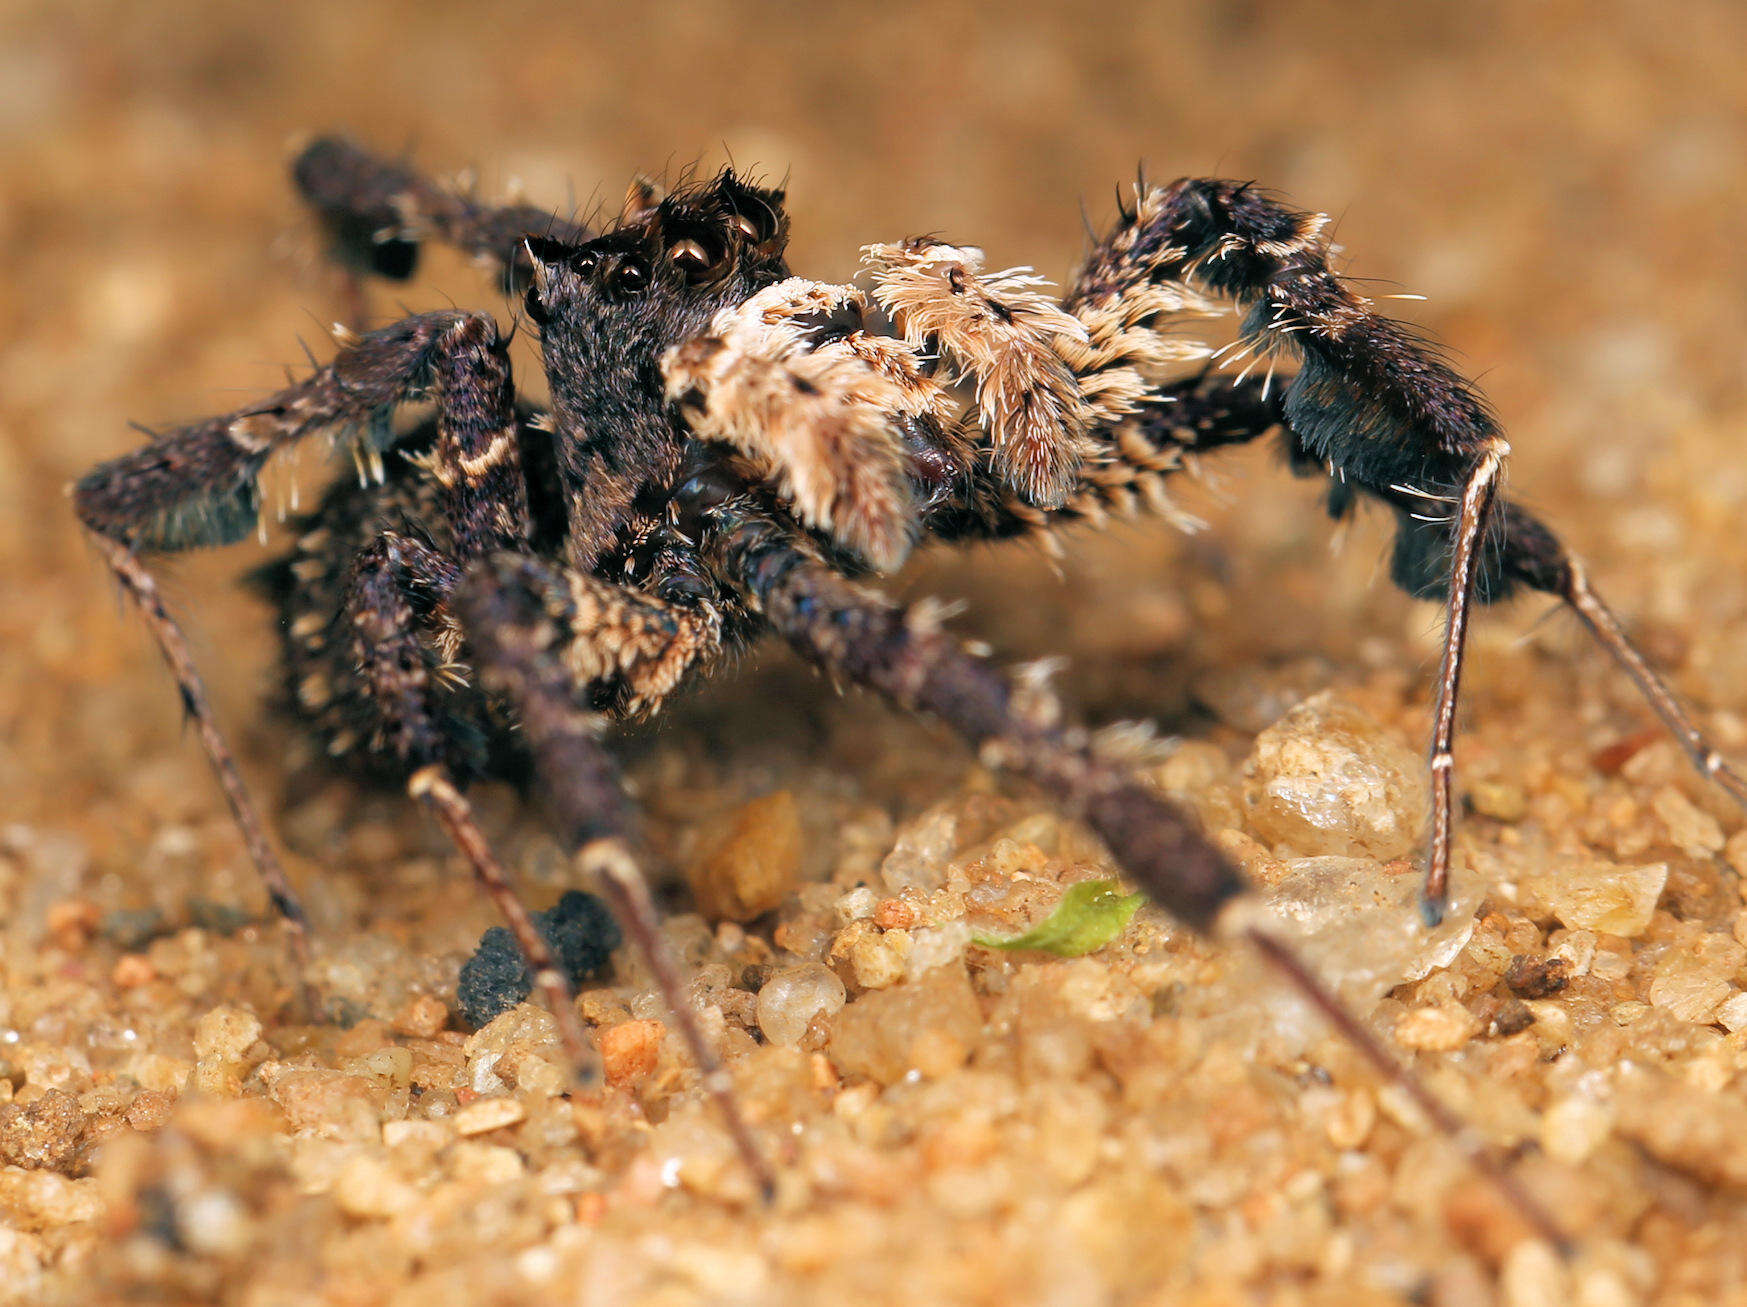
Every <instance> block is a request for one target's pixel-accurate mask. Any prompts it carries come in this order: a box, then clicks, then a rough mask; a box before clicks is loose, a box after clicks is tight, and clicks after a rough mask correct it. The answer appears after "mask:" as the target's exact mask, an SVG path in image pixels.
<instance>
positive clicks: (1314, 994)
mask: <svg viewBox="0 0 1747 1307" xmlns="http://www.w3.org/2000/svg"><path fill="white" fill-rule="evenodd" d="M1243 934H1244V937H1245V938H1246V939H1248V940H1249V942H1250V943H1251V945H1252V946H1254V947H1255V949H1256V950H1257V951H1258V952H1259V953H1260V954H1261V955H1262V956H1263V957H1264V958H1265V959H1267V961H1268V963H1269V965H1271V966H1272V967H1274V969H1275V970H1277V971H1278V972H1279V973H1280V974H1281V975H1283V976H1284V977H1286V979H1288V980H1289V981H1291V982H1292V984H1293V985H1294V986H1295V987H1296V988H1297V989H1298V990H1299V991H1300V992H1301V993H1302V994H1304V995H1305V997H1307V998H1308V999H1309V1000H1310V1002H1311V1004H1312V1006H1314V1007H1315V1008H1316V1010H1317V1011H1318V1012H1319V1013H1320V1014H1321V1016H1322V1018H1323V1020H1325V1021H1327V1022H1328V1023H1329V1025H1330V1026H1332V1027H1333V1028H1334V1029H1335V1031H1336V1032H1337V1033H1338V1034H1339V1035H1340V1036H1341V1037H1342V1038H1343V1039H1345V1040H1346V1041H1347V1042H1348V1043H1349V1044H1351V1045H1352V1046H1353V1047H1354V1048H1355V1049H1357V1050H1358V1052H1359V1054H1360V1055H1361V1056H1362V1057H1363V1058H1364V1059H1365V1060H1366V1061H1367V1062H1369V1063H1370V1064H1371V1066H1372V1068H1373V1069H1374V1070H1375V1071H1376V1072H1377V1073H1378V1074H1379V1075H1380V1076H1382V1077H1383V1078H1384V1079H1385V1080H1387V1081H1388V1082H1389V1083H1390V1084H1393V1085H1399V1086H1400V1087H1401V1088H1402V1089H1403V1090H1404V1091H1405V1092H1406V1093H1407V1095H1408V1097H1410V1098H1412V1099H1413V1103H1414V1106H1415V1107H1417V1108H1419V1110H1420V1111H1421V1112H1423V1113H1425V1116H1426V1119H1427V1120H1428V1121H1430V1122H1431V1123H1432V1126H1433V1128H1435V1129H1436V1130H1437V1131H1438V1132H1439V1133H1440V1134H1442V1135H1443V1136H1444V1137H1445V1138H1447V1139H1449V1140H1450V1141H1451V1142H1452V1143H1453V1144H1455V1145H1456V1147H1457V1148H1458V1149H1459V1150H1460V1151H1461V1153H1462V1156H1463V1157H1464V1158H1466V1159H1467V1162H1468V1164H1469V1165H1470V1166H1472V1167H1473V1168H1474V1169H1475V1170H1476V1171H1478V1172H1479V1173H1480V1174H1481V1175H1483V1176H1485V1177H1486V1178H1487V1180H1489V1181H1490V1182H1491V1183H1492V1184H1493V1185H1494V1186H1496V1187H1497V1189H1498V1191H1499V1192H1500V1193H1501V1194H1502V1195H1503V1196H1504V1198H1505V1200H1506V1201H1507V1202H1509V1204H1510V1205H1511V1206H1512V1207H1514V1208H1516V1210H1517V1211H1519V1212H1520V1213H1522V1215H1523V1216H1524V1217H1525V1218H1526V1219H1527V1220H1528V1222H1529V1224H1530V1225H1531V1226H1532V1227H1533V1228H1534V1230H1535V1233H1536V1234H1538V1235H1539V1236H1540V1237H1541V1238H1543V1239H1545V1240H1546V1241H1547V1242H1548V1243H1550V1244H1551V1245H1552V1246H1553V1247H1554V1248H1555V1249H1557V1250H1558V1252H1559V1254H1560V1256H1562V1257H1570V1256H1571V1254H1572V1253H1573V1252H1574V1251H1575V1249H1574V1248H1573V1246H1572V1242H1571V1237H1570V1236H1569V1235H1567V1234H1566V1233H1565V1231H1564V1229H1563V1228H1561V1227H1560V1225H1559V1222H1558V1221H1556V1220H1554V1219H1553V1214H1552V1213H1551V1212H1549V1211H1548V1210H1547V1209H1546V1207H1544V1206H1543V1205H1542V1204H1541V1201H1540V1199H1538V1198H1536V1197H1535V1196H1534V1194H1532V1193H1531V1192H1529V1190H1528V1188H1527V1187H1525V1186H1524V1185H1523V1183H1522V1181H1520V1180H1518V1179H1517V1178H1516V1176H1515V1175H1514V1174H1512V1173H1511V1172H1510V1171H1509V1170H1507V1169H1505V1167H1504V1165H1503V1163H1502V1162H1501V1161H1500V1160H1499V1157H1498V1154H1497V1153H1496V1152H1494V1151H1493V1150H1492V1149H1491V1148H1489V1147H1488V1146H1487V1144H1486V1141H1485V1140H1484V1139H1482V1138H1481V1137H1480V1136H1479V1135H1478V1134H1476V1133H1475V1131H1474V1127H1473V1126H1471V1125H1469V1124H1468V1122H1466V1121H1464V1120H1463V1119H1462V1118H1461V1117H1460V1116H1458V1115H1457V1114H1456V1113H1455V1112H1453V1111H1452V1110H1451V1109H1450V1107H1449V1106H1448V1105H1447V1104H1446V1103H1445V1102H1444V1101H1443V1100H1442V1099H1440V1098H1439V1097H1438V1096H1437V1095H1436V1094H1434V1093H1432V1092H1431V1090H1429V1089H1427V1088H1426V1087H1425V1084H1424V1082H1422V1081H1421V1080H1420V1079H1419V1077H1418V1076H1416V1075H1414V1074H1413V1072H1411V1071H1410V1070H1408V1068H1407V1067H1406V1066H1405V1065H1403V1064H1402V1063H1401V1062H1400V1061H1398V1060H1397V1059H1396V1057H1395V1056H1394V1054H1392V1053H1390V1051H1389V1050H1388V1049H1387V1048H1385V1047H1384V1046H1383V1045H1382V1043H1380V1042H1379V1041H1378V1039H1377V1037H1376V1036H1375V1035H1373V1034H1372V1033H1371V1032H1370V1030H1368V1029H1367V1028H1366V1027H1365V1025H1364V1023H1362V1022H1360V1021H1358V1020H1357V1019H1355V1018H1354V1016H1353V1014H1352V1013H1351V1012H1349V1011H1348V1010H1347V1009H1346V1008H1345V1007H1343V1006H1342V1005H1341V1002H1340V1000H1339V999H1337V998H1335V997H1334V995H1333V994H1331V993H1329V992H1328V990H1326V989H1325V988H1324V987H1323V985H1322V982H1321V981H1319V980H1318V979H1317V978H1316V977H1315V976H1314V975H1312V974H1311V972H1310V971H1309V970H1308V969H1307V968H1306V967H1305V965H1304V961H1303V959H1301V958H1299V957H1298V955H1297V954H1295V953H1294V952H1293V951H1292V950H1291V949H1290V948H1288V947H1287V946H1286V944H1285V943H1284V942H1283V941H1281V940H1280V939H1279V938H1277V937H1276V936H1274V935H1271V934H1269V933H1268V932H1267V931H1266V930H1263V929H1262V928H1260V927H1258V926H1250V927H1247V928H1245V930H1244V932H1243Z"/></svg>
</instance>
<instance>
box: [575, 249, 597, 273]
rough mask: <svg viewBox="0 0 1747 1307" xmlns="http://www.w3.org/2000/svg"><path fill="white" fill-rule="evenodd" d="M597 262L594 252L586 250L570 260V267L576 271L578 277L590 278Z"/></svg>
mask: <svg viewBox="0 0 1747 1307" xmlns="http://www.w3.org/2000/svg"><path fill="white" fill-rule="evenodd" d="M599 262H600V260H599V259H598V258H597V257H596V256H595V253H594V251H593V250H588V251H585V252H584V253H582V254H578V255H577V256H576V257H575V258H574V259H572V260H571V261H570V266H571V267H573V268H575V269H576V272H577V275H578V276H582V277H590V276H593V275H594V270H595V265H596V264H597V263H599Z"/></svg>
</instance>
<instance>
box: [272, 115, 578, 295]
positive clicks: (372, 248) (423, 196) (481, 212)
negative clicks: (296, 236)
mask: <svg viewBox="0 0 1747 1307" xmlns="http://www.w3.org/2000/svg"><path fill="white" fill-rule="evenodd" d="M291 171H292V179H293V181H294V182H295V183H296V185H297V189H298V193H299V194H300V195H302V197H303V199H304V200H305V202H306V203H308V204H309V205H310V207H311V208H313V209H314V210H315V212H316V214H317V215H318V216H319V217H320V219H321V221H322V224H323V226H324V228H325V229H326V232H327V236H328V240H329V248H330V251H331V253H332V254H333V256H334V258H335V259H336V260H337V261H338V262H339V263H340V264H341V265H342V266H343V267H345V268H347V269H349V270H351V271H353V272H354V273H361V274H368V275H372V276H378V277H386V278H389V279H391V280H395V281H402V280H405V279H406V278H408V277H410V276H412V274H413V272H414V270H415V269H416V267H417V264H418V251H419V246H420V245H421V243H422V242H424V241H425V240H440V241H443V242H445V243H446V244H450V245H453V246H455V247H456V248H458V249H460V250H461V251H462V252H463V253H466V254H469V255H471V256H473V257H474V258H475V259H479V260H481V261H483V262H486V263H489V264H491V265H492V266H493V267H494V268H496V269H497V270H498V271H499V272H500V273H501V274H502V275H503V276H504V278H505V279H506V281H507V283H508V285H509V288H510V289H516V290H519V289H520V288H522V287H524V286H526V285H527V283H528V280H529V278H530V277H531V276H532V275H533V264H532V263H531V262H530V260H529V258H528V253H527V250H526V249H525V248H524V247H523V245H522V241H523V239H524V238H525V237H528V236H546V237H551V238H552V239H554V240H560V241H564V242H566V243H568V244H579V243H580V242H582V241H585V240H587V239H588V238H589V237H590V236H591V235H592V234H593V233H592V232H590V231H589V229H588V228H587V227H584V226H582V225H581V224H579V223H574V222H570V221H568V220H566V219H564V218H560V217H559V216H557V215H556V214H554V213H552V212H551V211H549V210H546V209H541V208H538V207H535V206H533V205H527V204H506V205H491V204H481V203H479V202H477V201H476V200H474V199H472V198H470V197H468V196H466V195H463V194H461V193H459V192H458V191H457V190H455V189H453V188H450V187H446V186H443V185H440V184H439V183H437V182H435V181H433V180H431V179H430V178H429V177H426V176H424V175H423V174H422V173H420V172H418V171H417V170H416V169H413V168H410V167H408V166H407V165H406V164H404V163H397V162H394V161H392V160H389V159H385V158H382V157H381V156H380V155H376V154H372V153H371V152H370V151H368V150H365V149H363V148H362V147H361V146H358V145H355V144H353V143H352V142H351V141H348V140H346V139H344V138H343V137H337V136H326V137H322V138H320V139H318V140H315V141H312V142H311V143H310V144H309V145H307V146H305V147H304V149H303V151H302V152H301V153H300V154H299V155H298V156H297V159H296V161H295V162H294V163H293V164H292V170H291Z"/></svg>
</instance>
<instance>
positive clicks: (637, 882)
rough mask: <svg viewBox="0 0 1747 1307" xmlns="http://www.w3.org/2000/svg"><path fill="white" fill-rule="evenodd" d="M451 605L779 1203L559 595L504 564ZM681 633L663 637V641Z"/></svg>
mask: <svg viewBox="0 0 1747 1307" xmlns="http://www.w3.org/2000/svg"><path fill="white" fill-rule="evenodd" d="M640 598H645V599H646V598H647V597H641V596H640ZM456 602H457V607H458V609H459V611H460V615H461V619H462V625H463V627H464V628H465V630H466V633H467V637H468V640H469V643H470V646H471V649H472V652H473V656H474V660H475V665H476V667H477V669H478V671H479V675H480V680H481V682H482V684H484V685H485V687H486V688H487V689H489V690H491V691H492V692H494V693H497V694H501V695H503V696H505V697H506V698H507V699H508V700H509V701H510V702H511V703H512V704H513V705H514V706H515V708H516V711H517V715H518V717H519V719H520V721H521V724H522V733H523V737H524V738H525V739H526V741H527V744H528V747H529V749H530V750H531V751H532V753H533V756H534V765H535V774H536V776H537V777H538V778H539V782H540V786H541V789H542V791H543V792H544V795H545V798H546V803H547V807H548V809H549V811H550V812H551V815H552V818H553V822H554V825H555V827H556V830H557V834H558V837H559V839H560V841H561V842H562V843H563V845H564V847H565V848H566V849H568V850H570V852H571V853H572V854H573V855H574V856H575V858H576V860H577V863H578V865H579V867H580V868H581V869H582V870H583V871H584V872H585V873H588V874H591V875H593V876H595V877H597V878H598V883H599V884H600V886H601V889H602V891H603V893H604V894H605V895H606V897H607V899H608V902H609V903H610V905H611V906H612V907H613V908H614V910H615V911H616V913H617V914H618V916H619V920H620V922H621V924H623V926H624V927H625V929H626V931H627V932H628V933H629V934H630V936H631V939H632V941H633V942H634V943H635V944H636V946H637V948H638V950H639V951H640V952H641V953H642V954H643V957H644V960H645V962H647V964H648V966H649V969H650V971H651V972H652V973H653V974H654V976H655V982H656V985H657V987H658V988H659V989H660V991H661V996H662V999H663V1000H664V1001H665V1002H666V1003H667V1006H668V1008H669V1010H670V1011H671V1012H672V1013H673V1017H674V1020H675V1022H676V1023H677V1025H678V1028H679V1032H680V1037H681V1038H682V1039H683V1040H684V1041H685V1043H686V1046H687V1048H688V1049H689V1050H690V1052H691V1055H692V1059H693V1061H694V1062H695V1063H696V1064H697V1067H698V1071H699V1073H700V1074H701V1075H702V1077H703V1084H704V1088H705V1091H706V1092H707V1093H708V1094H709V1095H710V1096H711V1097H712V1098H713V1099H714V1100H715V1102H716V1104H717V1107H718V1108H719V1110H720V1111H721V1113H722V1118H723V1120H724V1121H725V1123H726V1124H727V1127H728V1132H729V1134H730V1135H731V1137H732V1138H733V1140H734V1145H735V1147H736V1148H737V1149H738V1151H739V1153H740V1155H741V1157H742V1159H743V1160H744V1162H745V1164H746V1166H747V1169H748V1170H749V1171H750V1172H751V1173H752V1175H753V1176H754V1178H755V1179H756V1180H757V1182H758V1185H759V1187H760V1189H761V1191H762V1192H763V1193H764V1195H765V1196H766V1198H769V1197H770V1196H772V1195H773V1194H774V1193H775V1187H776V1177H775V1174H774V1172H773V1171H772V1170H771V1167H770V1163H769V1161H768V1160H767V1159H766V1158H765V1156H764V1153H763V1151H762V1150H761V1149H760V1148H759V1146H758V1142H757V1140H756V1139H755V1138H754V1137H753V1134H752V1130H751V1128H750V1127H749V1126H748V1125H747V1123H746V1118H745V1116H744V1114H743V1113H742V1112H741V1111H740V1105H739V1103H738V1101H736V1099H735V1098H734V1094H733V1090H732V1085H731V1083H730V1081H729V1078H728V1075H727V1072H726V1070H725V1069H724V1067H723V1065H722V1061H721V1059H720V1057H718V1056H717V1054H716V1051H715V1049H713V1048H712V1047H711V1046H710V1044H709V1042H708V1041H707V1040H706V1039H705V1038H704V1034H703V1030H702V1028H701V1027H700V1026H699V1025H698V1021H697V1017H696V1015H695V1014H694V1013H693V1012H692V1009H691V1004H690V1002H689V1000H688V999H687V997H686V993H685V984H684V978H683V976H682V974H681V972H680V969H679V966H678V965H677V963H676V962H675V961H674V959H673V957H672V955H671V953H670V952H669V951H668V948H667V945H666V942H665V940H664V939H663V937H662V934H661V919H660V914H659V913H658V912H657V910H656V907H655V904H654V902H653V900H652V899H651V898H650V895H649V888H648V884H647V882H646V881H645V879H644V876H643V873H642V871H641V870H640V868H639V867H638V865H637V861H636V859H635V857H634V856H633V854H632V852H631V849H632V846H633V844H634V842H635V830H636V813H635V810H634V809H633V807H632V805H631V802H630V800H629V799H628V798H627V797H626V795H625V792H624V788H623V786H622V784H621V783H620V779H619V772H618V768H617V766H616V765H615V764H614V763H613V760H612V758H611V756H610V755H609V754H608V753H607V752H606V750H605V749H603V748H602V747H601V745H600V741H599V734H600V730H601V727H602V724H603V723H602V719H601V718H600V716H599V715H598V714H597V713H595V712H593V711H592V710H591V709H589V708H588V707H586V706H584V704H585V702H586V695H587V692H588V690H589V688H590V687H589V684H588V682H586V681H582V682H579V680H578V677H577V673H576V671H575V670H574V668H573V666H572V664H573V663H575V662H576V661H577V658H576V655H574V654H569V655H568V656H567V651H566V648H565V646H566V644H567V643H568V642H570V641H572V640H574V639H575V635H574V633H573V632H571V631H567V630H566V629H565V627H564V625H563V623H562V617H563V614H564V612H565V604H566V603H567V602H568V600H567V598H566V595H565V593H564V592H563V591H560V590H559V589H557V588H556V587H554V585H553V584H552V578H551V576H550V573H549V571H548V570H547V569H545V568H544V567H543V566H542V565H541V564H540V563H539V562H538V561H537V560H534V559H529V558H524V557H515V556H511V555H500V556H498V557H495V558H492V559H488V560H486V562H485V563H484V564H483V565H481V566H479V567H476V568H475V569H474V570H473V572H472V573H471V574H470V577H469V580H468V582H467V583H466V585H464V586H463V588H462V590H461V592H460V593H459V594H458V595H457V598H456ZM555 607H556V611H555ZM602 634H603V636H605V635H607V633H605V632H603V633H602ZM677 634H678V633H677V631H676V632H672V633H670V638H671V636H676V635H677ZM602 642H603V643H613V642H614V641H613V640H611V639H605V640H603V641H602ZM603 666H605V667H610V663H603Z"/></svg>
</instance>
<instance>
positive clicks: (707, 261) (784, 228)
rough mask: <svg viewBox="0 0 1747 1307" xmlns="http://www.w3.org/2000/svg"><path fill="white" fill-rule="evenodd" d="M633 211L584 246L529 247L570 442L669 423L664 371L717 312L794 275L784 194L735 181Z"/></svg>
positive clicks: (649, 200)
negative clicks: (576, 436)
mask: <svg viewBox="0 0 1747 1307" xmlns="http://www.w3.org/2000/svg"><path fill="white" fill-rule="evenodd" d="M633 196H634V197H637V198H638V199H639V200H640V201H641V202H639V203H630V202H628V203H627V205H626V211H625V215H624V217H623V218H622V220H621V222H620V224H619V226H617V227H616V228H614V229H613V230H611V231H608V232H606V233H605V234H603V235H601V236H597V237H595V238H594V239H592V240H589V241H585V242H583V243H582V244H580V245H571V244H567V243H565V242H562V241H553V240H545V239H539V238H532V237H531V238H529V240H528V241H527V253H528V256H529V259H530V261H531V263H532V268H533V276H532V279H531V280H530V282H529V285H528V290H527V298H526V305H527V311H528V316H529V317H530V318H532V319H533V320H534V321H535V322H536V323H538V324H539V327H540V334H541V340H542V346H543V350H544V354H545V360H546V372H547V376H548V379H549V381H550V383H551V387H552V396H553V402H554V405H555V407H556V408H557V409H558V410H559V413H560V416H561V418H562V419H565V420H564V422H563V425H564V426H565V427H566V428H567V429H568V430H571V431H575V432H589V433H592V434H594V438H598V439H603V440H604V439H612V438H614V437H615V436H622V435H623V434H624V432H625V429H626V426H627V424H631V425H637V426H641V427H643V428H645V429H647V430H649V431H651V432H653V430H654V429H655V428H656V427H657V426H662V425H665V423H666V408H665V401H664V400H663V398H662V378H661V366H660V360H661V356H662V354H663V353H664V352H665V351H666V350H667V349H668V348H670V347H671V346H673V345H676V344H679V343H680V342H682V341H685V340H689V339H691V338H692V337H694V336H696V335H698V334H700V333H701V332H703V331H704V330H705V329H706V328H707V327H708V326H709V323H710V319H711V318H712V317H714V316H715V314H716V313H717V312H719V311H720V310H722V309H723V308H726V307H727V306H729V305H731V304H738V303H739V302H740V301H742V300H744V299H746V298H747V297H748V296H750V295H752V294H753V293H754V292H755V291H757V290H759V289H761V288H762V287H764V286H768V285H771V284H772V283H774V282H776V281H779V280H781V279H782V278H784V277H786V276H788V268H787V265H786V264H785V263H784V261H783V251H784V249H785V247H786V246H787V243H788V230H789V223H788V215H787V214H786V213H785V212H784V211H783V205H782V200H783V195H782V192H781V191H775V190H765V189H762V188H760V187H757V186H753V185H751V184H749V183H748V182H746V181H743V180H742V179H741V178H740V177H738V176H736V175H735V174H734V173H733V172H731V171H723V172H721V173H718V174H717V175H716V176H715V177H713V178H711V179H710V180H709V181H707V182H703V183H699V184H695V185H691V186H687V187H684V188H682V189H679V190H676V191H675V192H674V193H673V194H671V195H669V196H667V197H665V198H662V199H659V200H658V199H655V198H654V196H653V195H652V194H651V193H650V192H649V191H648V190H647V189H645V190H642V191H636V190H634V191H633Z"/></svg>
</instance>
